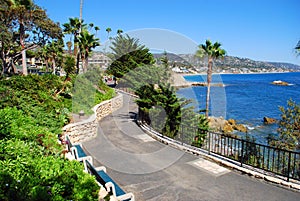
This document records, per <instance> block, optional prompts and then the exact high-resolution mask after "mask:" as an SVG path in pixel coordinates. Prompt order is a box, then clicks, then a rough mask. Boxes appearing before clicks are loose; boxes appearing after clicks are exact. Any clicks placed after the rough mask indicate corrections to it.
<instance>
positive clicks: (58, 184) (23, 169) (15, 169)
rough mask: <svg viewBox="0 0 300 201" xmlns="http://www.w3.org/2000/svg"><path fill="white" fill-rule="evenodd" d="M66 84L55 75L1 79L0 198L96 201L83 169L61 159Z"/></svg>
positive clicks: (67, 104) (69, 85)
mask: <svg viewBox="0 0 300 201" xmlns="http://www.w3.org/2000/svg"><path fill="white" fill-rule="evenodd" d="M70 88H72V82H71V80H64V78H62V77H58V76H55V75H44V76H37V75H29V76H13V77H11V78H8V79H1V80H0V96H1V99H0V169H1V172H0V200H97V199H98V190H99V186H98V185H97V183H96V182H95V179H94V178H93V177H92V176H90V175H89V174H86V173H84V172H83V165H82V164H81V163H79V162H77V161H69V160H66V159H64V158H63V157H62V149H63V147H62V146H61V145H60V144H59V143H58V140H57V134H59V133H61V127H62V126H63V125H65V124H66V123H68V122H69V113H70V111H71V106H72V100H71V98H72V93H71V90H70Z"/></svg>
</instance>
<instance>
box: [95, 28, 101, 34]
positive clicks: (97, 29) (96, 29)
mask: <svg viewBox="0 0 300 201" xmlns="http://www.w3.org/2000/svg"><path fill="white" fill-rule="evenodd" d="M99 30H100V27H98V26H95V31H96V36H97V32H98V31H99Z"/></svg>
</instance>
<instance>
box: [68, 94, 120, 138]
mask: <svg viewBox="0 0 300 201" xmlns="http://www.w3.org/2000/svg"><path fill="white" fill-rule="evenodd" d="M122 106H123V95H122V94H118V95H117V96H116V97H115V98H113V99H111V100H107V101H104V102H102V103H100V104H98V105H96V106H95V107H94V108H93V111H94V114H93V115H91V116H90V117H89V118H88V119H85V120H83V121H81V122H77V123H72V124H68V125H66V126H64V127H63V135H68V136H69V137H70V139H71V141H72V142H73V143H78V142H83V141H87V140H89V139H91V138H93V137H95V136H96V135H97V127H98V121H99V120H101V119H102V118H103V117H105V116H107V115H109V114H111V113H112V112H114V111H115V110H117V109H119V108H121V107H122Z"/></svg>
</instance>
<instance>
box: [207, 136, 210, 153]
mask: <svg viewBox="0 0 300 201" xmlns="http://www.w3.org/2000/svg"><path fill="white" fill-rule="evenodd" d="M207 134H208V154H209V155H210V132H209V131H207Z"/></svg>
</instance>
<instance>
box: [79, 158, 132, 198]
mask: <svg viewBox="0 0 300 201" xmlns="http://www.w3.org/2000/svg"><path fill="white" fill-rule="evenodd" d="M84 163H86V164H85V166H86V167H87V171H88V172H89V173H90V174H92V175H94V176H95V177H96V180H97V181H98V182H99V183H100V184H101V185H102V186H103V187H105V189H106V191H107V192H109V193H111V194H112V195H113V196H114V197H115V198H116V199H117V200H122V201H134V195H133V194H132V193H126V192H125V191H124V190H123V189H122V188H121V187H120V186H119V185H118V184H117V183H116V182H115V181H114V180H113V179H112V178H111V177H110V176H109V175H108V174H107V173H106V168H105V167H103V166H101V167H97V168H95V167H94V166H93V164H92V163H93V162H92V160H84Z"/></svg>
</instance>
